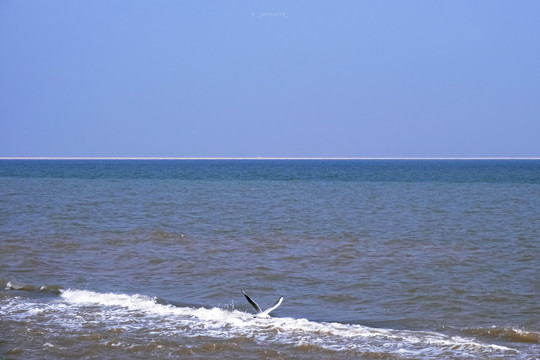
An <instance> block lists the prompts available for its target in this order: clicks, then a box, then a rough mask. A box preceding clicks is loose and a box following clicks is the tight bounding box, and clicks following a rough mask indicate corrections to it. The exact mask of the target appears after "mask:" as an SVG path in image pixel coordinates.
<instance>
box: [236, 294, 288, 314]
mask: <svg viewBox="0 0 540 360" xmlns="http://www.w3.org/2000/svg"><path fill="white" fill-rule="evenodd" d="M242 294H244V296H245V297H246V299H247V301H248V302H249V303H250V304H251V305H252V306H253V307H254V308H255V310H257V314H256V315H255V317H260V318H269V317H270V311H274V310H275V309H276V308H277V307H278V306H279V305H281V302H282V301H283V296H280V297H279V299H278V301H276V303H275V304H274V305H272V307H269V308H268V309H266V310H264V311H262V309H261V307H260V306H259V304H257V303H256V302H255V301H253V300H252V299H251V298H250V297H249V296H248V295H247V294H246V293H245V292H244V290H242Z"/></svg>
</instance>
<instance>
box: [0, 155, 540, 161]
mask: <svg viewBox="0 0 540 360" xmlns="http://www.w3.org/2000/svg"><path fill="white" fill-rule="evenodd" d="M0 160H540V157H262V156H258V157H153V156H148V157H123V156H120V157H114V156H111V157H106V156H96V157H90V156H81V157H77V156H75V157H68V156H13V157H0Z"/></svg>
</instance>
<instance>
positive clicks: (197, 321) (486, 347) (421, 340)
mask: <svg viewBox="0 0 540 360" xmlns="http://www.w3.org/2000/svg"><path fill="white" fill-rule="evenodd" d="M61 298H62V299H64V300H65V301H66V302H67V303H68V304H71V305H75V306H77V305H84V306H88V305H95V306H99V307H101V312H104V313H107V314H109V315H114V318H115V319H117V321H118V316H120V315H121V314H123V315H126V317H125V318H124V319H125V324H124V325H125V326H128V327H133V326H137V324H139V323H141V324H140V325H142V323H147V322H150V323H152V324H153V325H154V326H155V325H156V324H161V325H162V326H161V327H160V329H161V330H163V329H168V330H167V331H169V332H171V331H172V332H175V333H176V332H178V333H181V335H184V336H210V337H214V338H219V339H230V338H239V337H240V338H242V337H247V338H251V339H254V340H255V341H257V342H264V343H279V344H289V345H293V346H295V347H303V348H311V347H314V348H318V349H325V350H332V351H349V352H350V351H353V352H358V353H364V352H370V353H372V352H385V353H388V352H389V351H390V352H392V353H396V354H401V355H406V356H418V355H425V356H428V355H429V356H437V355H444V354H449V353H452V354H454V355H456V356H458V355H460V354H461V355H465V354H468V355H470V354H479V353H493V354H499V355H504V354H510V353H516V352H517V351H516V350H514V349H511V348H508V347H504V346H499V345H494V344H484V343H480V342H476V341H474V340H473V339H467V338H463V337H459V336H448V335H444V334H440V333H436V332H425V331H404V330H392V329H376V328H370V327H366V326H362V325H349V324H340V323H327V322H315V321H309V320H307V319H295V318H271V319H260V318H254V317H253V315H252V314H249V313H245V312H242V311H238V310H234V309H222V308H216V307H214V308H191V307H177V306H173V305H170V304H161V303H160V302H159V301H158V299H156V298H154V297H149V296H144V295H138V294H136V295H127V294H115V293H97V292H93V291H87V290H73V289H68V290H65V291H63V292H62V294H61ZM117 325H118V324H117V323H115V326H117Z"/></svg>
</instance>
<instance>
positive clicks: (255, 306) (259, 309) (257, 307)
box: [242, 290, 279, 314]
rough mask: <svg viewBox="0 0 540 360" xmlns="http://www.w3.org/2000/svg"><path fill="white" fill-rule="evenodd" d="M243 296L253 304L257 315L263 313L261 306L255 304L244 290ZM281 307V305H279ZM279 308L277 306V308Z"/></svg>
mask: <svg viewBox="0 0 540 360" xmlns="http://www.w3.org/2000/svg"><path fill="white" fill-rule="evenodd" d="M242 294H244V296H245V297H246V299H247V301H248V302H249V303H250V304H251V306H253V307H254V308H255V310H257V313H258V314H259V313H262V312H263V311H262V310H261V308H260V306H259V305H258V304H257V303H256V302H255V301H253V300H252V299H251V298H250V297H249V296H248V295H247V294H246V293H245V292H244V290H242ZM278 306H279V305H278ZM276 307H277V306H276Z"/></svg>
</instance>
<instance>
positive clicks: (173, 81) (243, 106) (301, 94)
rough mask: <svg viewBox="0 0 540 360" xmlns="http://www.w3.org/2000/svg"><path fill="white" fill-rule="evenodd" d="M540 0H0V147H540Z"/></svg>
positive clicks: (346, 152)
mask: <svg viewBox="0 0 540 360" xmlns="http://www.w3.org/2000/svg"><path fill="white" fill-rule="evenodd" d="M539 19H540V1H537V0H517V1H511V0H507V1H499V0H483V1H480V0H456V1H454V0H453V1H443V0H440V1H438V0H423V1H422V0H412V1H401V0H399V1H398V0H395V1H392V0H383V1H371V0H370V1H362V0H350V1H345V0H344V1H326V0H321V1H316V0H315V1H313V0H310V1H301V0H295V1H256V0H246V1H226V0H225V1H217V0H215V1H180V0H170V1H165V0H158V1H134V0H122V1H121V0H87V1H84V0H77V1H74V0H50V1H40V0H27V1H19V0H0V156H3V157H12V156H30V157H33V156H52V157H55V156H68V157H71V156H73V157H79V156H97V157H101V156H105V157H107V156H112V157H139V156H142V157H145V156H149V157H161V156H164V157H257V156H262V157H540V40H539V39H540V20H539Z"/></svg>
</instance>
